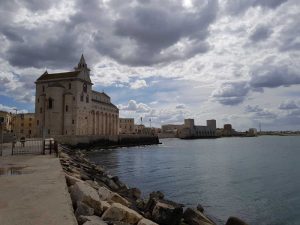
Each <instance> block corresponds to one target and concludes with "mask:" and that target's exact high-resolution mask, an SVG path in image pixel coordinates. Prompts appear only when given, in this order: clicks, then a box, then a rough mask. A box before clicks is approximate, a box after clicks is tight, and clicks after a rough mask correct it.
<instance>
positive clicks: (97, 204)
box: [70, 182, 103, 216]
mask: <svg viewBox="0 0 300 225" xmlns="http://www.w3.org/2000/svg"><path fill="white" fill-rule="evenodd" d="M70 193H71V198H72V201H73V202H78V201H80V202H83V203H85V204H87V205H88V206H90V207H91V208H93V209H94V210H95V214H96V215H99V216H101V215H102V212H103V206H102V204H101V201H100V198H99V195H98V192H97V191H96V190H95V189H94V188H92V187H90V186H89V185H87V184H86V183H84V182H77V183H75V184H74V185H73V186H71V187H70Z"/></svg>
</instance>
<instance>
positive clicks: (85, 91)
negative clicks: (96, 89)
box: [83, 83, 87, 93]
mask: <svg viewBox="0 0 300 225" xmlns="http://www.w3.org/2000/svg"><path fill="white" fill-rule="evenodd" d="M83 92H84V93H87V85H86V83H84V84H83Z"/></svg>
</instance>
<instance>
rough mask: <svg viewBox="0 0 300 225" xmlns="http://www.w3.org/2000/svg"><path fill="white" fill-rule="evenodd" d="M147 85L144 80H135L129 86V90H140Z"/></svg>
mask: <svg viewBox="0 0 300 225" xmlns="http://www.w3.org/2000/svg"><path fill="white" fill-rule="evenodd" d="M147 86H148V85H147V83H146V81H145V80H135V81H134V82H132V83H131V84H130V88H131V89H140V88H144V87H147Z"/></svg>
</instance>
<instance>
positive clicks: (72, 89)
mask: <svg viewBox="0 0 300 225" xmlns="http://www.w3.org/2000/svg"><path fill="white" fill-rule="evenodd" d="M35 84H36V99H35V117H36V118H35V122H36V127H37V130H36V132H37V135H38V136H40V137H41V136H43V135H44V136H55V135H117V134H118V130H119V109H118V108H117V107H116V106H115V105H114V104H112V103H111V100H110V97H109V96H108V95H107V94H105V93H104V92H97V91H94V90H92V86H93V83H92V81H91V79H90V69H89V68H88V66H87V64H86V62H85V59H84V57H83V55H82V56H81V59H80V61H79V63H78V65H77V67H75V70H74V71H71V72H62V73H52V74H50V73H48V72H47V71H46V72H45V73H44V74H43V75H41V76H40V77H39V78H38V79H37V80H36V82H35Z"/></svg>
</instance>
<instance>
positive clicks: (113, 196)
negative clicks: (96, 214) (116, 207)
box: [98, 187, 130, 206]
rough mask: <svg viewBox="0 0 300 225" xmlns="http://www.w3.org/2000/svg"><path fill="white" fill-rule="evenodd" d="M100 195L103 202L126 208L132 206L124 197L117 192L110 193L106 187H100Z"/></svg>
mask: <svg viewBox="0 0 300 225" xmlns="http://www.w3.org/2000/svg"><path fill="white" fill-rule="evenodd" d="M98 194H99V197H100V199H101V200H104V201H108V202H116V203H120V204H122V205H125V206H129V205H130V203H129V202H128V201H127V200H126V199H125V198H123V197H122V196H120V195H119V194H117V193H115V192H112V191H110V190H109V189H107V188H106V187H100V188H99V189H98Z"/></svg>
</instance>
